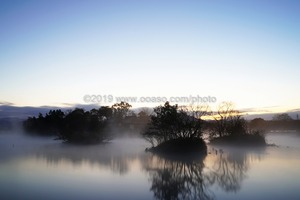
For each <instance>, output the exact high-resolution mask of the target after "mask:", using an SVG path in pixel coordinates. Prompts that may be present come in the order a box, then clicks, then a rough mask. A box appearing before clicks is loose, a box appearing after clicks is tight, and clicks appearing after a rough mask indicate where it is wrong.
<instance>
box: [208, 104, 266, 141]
mask: <svg viewBox="0 0 300 200" xmlns="http://www.w3.org/2000/svg"><path fill="white" fill-rule="evenodd" d="M212 116H213V120H212V121H211V122H210V130H209V134H210V142H211V143H212V144H222V145H228V144H229V145H238V146H265V145H266V140H265V137H264V135H263V132H264V131H263V130H262V129H254V128H250V126H249V124H248V123H247V121H246V120H245V119H244V118H243V117H242V115H241V114H240V112H239V111H238V110H236V109H235V108H234V105H233V103H231V102H223V103H221V104H220V105H219V107H218V110H217V111H216V112H215V113H213V115H212Z"/></svg>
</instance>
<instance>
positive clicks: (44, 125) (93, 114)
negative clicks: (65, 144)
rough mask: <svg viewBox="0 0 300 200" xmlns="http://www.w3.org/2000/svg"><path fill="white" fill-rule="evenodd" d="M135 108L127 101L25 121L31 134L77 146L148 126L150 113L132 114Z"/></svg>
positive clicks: (59, 111)
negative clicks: (121, 131)
mask: <svg viewBox="0 0 300 200" xmlns="http://www.w3.org/2000/svg"><path fill="white" fill-rule="evenodd" d="M130 107H131V105H129V104H128V103H125V102H121V103H117V104H114V105H113V106H111V107H108V106H103V107H100V108H99V109H92V110H90V111H85V110H84V109H82V108H75V109H74V110H69V111H66V112H63V111H61V110H60V109H58V110H50V111H49V112H48V113H46V114H45V115H43V114H41V113H40V114H39V116H38V117H28V119H27V120H25V121H24V123H23V126H24V129H25V130H26V131H27V132H28V133H32V134H38V135H56V136H58V138H59V139H62V140H65V141H69V142H75V143H77V142H78V143H93V142H99V141H105V140H108V139H110V138H111V137H112V134H111V129H113V130H114V131H116V132H117V131H120V130H123V131H124V130H139V129H140V128H141V127H145V124H147V123H148V121H149V119H150V117H149V114H147V113H146V112H147V111H146V110H141V111H140V112H139V113H138V114H135V113H134V112H131V111H130Z"/></svg>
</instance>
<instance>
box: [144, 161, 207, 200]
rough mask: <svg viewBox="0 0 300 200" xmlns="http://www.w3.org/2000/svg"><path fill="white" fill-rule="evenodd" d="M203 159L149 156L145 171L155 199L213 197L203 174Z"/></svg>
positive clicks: (204, 198) (205, 198) (204, 199)
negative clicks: (150, 182)
mask: <svg viewBox="0 0 300 200" xmlns="http://www.w3.org/2000/svg"><path fill="white" fill-rule="evenodd" d="M203 168H204V163H203V159H198V160H171V159H164V158H161V157H157V156H152V157H150V159H149V161H148V163H147V167H146V169H147V171H149V172H150V177H151V178H150V180H151V181H152V186H151V189H150V190H151V191H153V193H154V197H155V198H156V199H203V200H208V199H213V194H212V192H210V191H209V190H208V186H209V184H208V182H207V181H206V179H205V178H204V176H203V174H202V173H203Z"/></svg>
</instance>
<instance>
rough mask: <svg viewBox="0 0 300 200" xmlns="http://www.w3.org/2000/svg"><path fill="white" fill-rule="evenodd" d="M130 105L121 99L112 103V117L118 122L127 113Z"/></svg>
mask: <svg viewBox="0 0 300 200" xmlns="http://www.w3.org/2000/svg"><path fill="white" fill-rule="evenodd" d="M131 107H132V106H131V105H130V104H129V103H127V102H123V101H122V102H120V103H115V104H114V105H112V109H113V117H114V119H115V120H116V121H118V122H120V121H122V120H123V119H124V118H125V117H126V116H127V115H128V113H129V109H130V108H131Z"/></svg>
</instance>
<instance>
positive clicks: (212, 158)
mask: <svg viewBox="0 0 300 200" xmlns="http://www.w3.org/2000/svg"><path fill="white" fill-rule="evenodd" d="M218 152H219V151H216V153H213V154H209V155H208V156H207V157H206V158H204V157H198V158H197V159H192V160H191V159H177V160H175V159H170V158H163V157H159V156H157V155H152V156H151V157H149V158H148V160H147V162H146V163H145V166H144V168H145V169H146V171H147V172H148V173H149V175H150V181H151V188H150V190H151V191H152V192H153V194H154V198H155V199H204V200H208V199H215V195H214V192H213V191H214V189H213V187H215V186H217V187H219V188H221V189H222V190H223V191H224V192H226V193H227V192H237V191H239V190H240V189H241V184H242V182H243V180H244V179H245V178H246V177H247V171H248V170H249V168H250V166H251V163H252V162H255V161H259V160H260V159H261V158H262V157H261V155H262V153H263V152H264V149H256V150H255V151H253V150H247V149H243V150H233V149H230V150H229V149H227V150H226V152H223V151H222V153H218Z"/></svg>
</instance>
